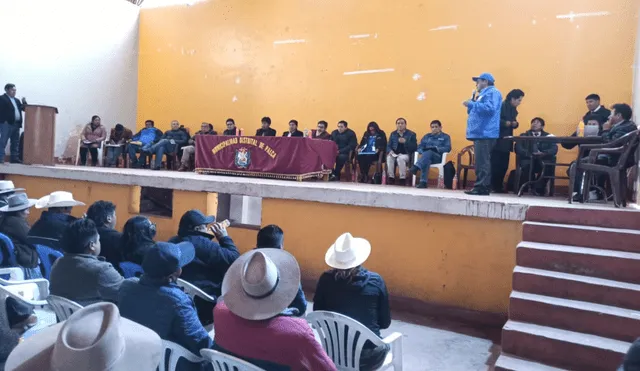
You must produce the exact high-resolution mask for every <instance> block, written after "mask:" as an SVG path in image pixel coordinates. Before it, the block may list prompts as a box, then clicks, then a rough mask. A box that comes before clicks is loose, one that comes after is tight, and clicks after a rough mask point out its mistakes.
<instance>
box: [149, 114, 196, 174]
mask: <svg viewBox="0 0 640 371" xmlns="http://www.w3.org/2000/svg"><path fill="white" fill-rule="evenodd" d="M188 141H189V134H187V131H186V130H185V129H184V128H183V127H181V126H180V123H179V122H178V120H173V121H171V130H168V131H166V132H165V133H164V135H162V138H161V139H160V140H159V141H158V143H156V144H154V145H152V146H151V147H150V148H149V149H148V150H147V152H149V153H153V154H155V155H156V159H155V163H154V164H152V165H151V170H160V168H161V167H162V157H163V156H164V154H165V153H177V152H178V151H179V150H180V147H182V146H184V145H186V144H187V142H188Z"/></svg>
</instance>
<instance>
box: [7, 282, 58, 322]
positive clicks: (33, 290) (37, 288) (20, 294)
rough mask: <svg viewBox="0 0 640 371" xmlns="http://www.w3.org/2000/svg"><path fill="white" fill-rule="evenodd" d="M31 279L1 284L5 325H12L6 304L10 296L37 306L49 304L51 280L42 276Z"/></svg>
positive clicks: (42, 306) (41, 306)
mask: <svg viewBox="0 0 640 371" xmlns="http://www.w3.org/2000/svg"><path fill="white" fill-rule="evenodd" d="M30 281H31V282H26V281H16V282H14V281H7V282H9V283H10V284H9V285H4V286H0V321H2V323H3V326H8V327H10V326H9V318H8V317H7V306H6V301H7V298H8V297H12V298H14V299H15V300H17V301H19V302H22V303H25V304H31V305H33V306H34V307H36V308H44V307H46V306H47V301H46V300H45V298H46V297H47V296H49V281H47V280H45V279H42V278H39V279H35V280H30ZM25 282H26V283H25ZM48 325H50V324H48Z"/></svg>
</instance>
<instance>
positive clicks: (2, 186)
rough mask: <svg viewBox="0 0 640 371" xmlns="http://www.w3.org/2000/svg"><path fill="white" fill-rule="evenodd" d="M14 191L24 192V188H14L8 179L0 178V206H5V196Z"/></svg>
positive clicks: (7, 196)
mask: <svg viewBox="0 0 640 371" xmlns="http://www.w3.org/2000/svg"><path fill="white" fill-rule="evenodd" d="M16 192H24V188H16V186H15V185H14V184H13V182H12V181H10V180H0V207H2V206H7V198H9V196H11V195H13V194H15V193H16Z"/></svg>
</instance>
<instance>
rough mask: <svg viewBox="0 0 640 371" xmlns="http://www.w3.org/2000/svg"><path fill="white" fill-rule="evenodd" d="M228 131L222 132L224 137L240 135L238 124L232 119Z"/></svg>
mask: <svg viewBox="0 0 640 371" xmlns="http://www.w3.org/2000/svg"><path fill="white" fill-rule="evenodd" d="M226 125H227V130H225V131H223V132H222V135H238V134H239V133H238V128H236V122H235V121H233V119H232V118H228V119H227V122H226Z"/></svg>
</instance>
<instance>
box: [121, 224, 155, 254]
mask: <svg viewBox="0 0 640 371" xmlns="http://www.w3.org/2000/svg"><path fill="white" fill-rule="evenodd" d="M155 236H156V227H155V225H154V224H153V223H152V222H151V220H149V219H148V218H146V217H144V216H142V215H137V216H134V217H133V218H130V219H129V220H127V222H126V223H125V224H124V228H123V229H122V240H121V243H120V246H121V247H122V252H123V253H124V254H125V256H126V255H127V254H130V253H131V252H133V251H135V250H136V249H137V248H138V247H139V246H140V245H145V244H153V243H155V242H154V241H153V238H154V237H155Z"/></svg>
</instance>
